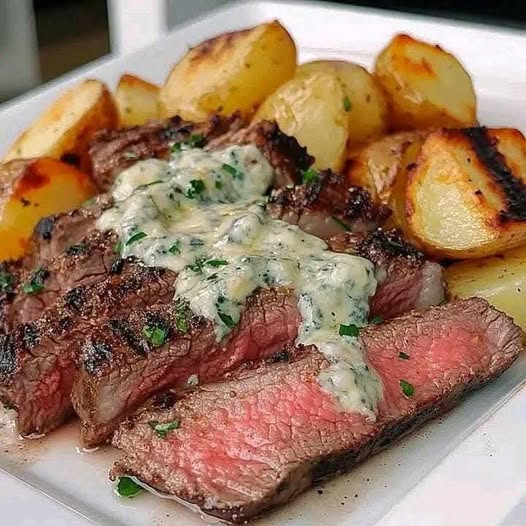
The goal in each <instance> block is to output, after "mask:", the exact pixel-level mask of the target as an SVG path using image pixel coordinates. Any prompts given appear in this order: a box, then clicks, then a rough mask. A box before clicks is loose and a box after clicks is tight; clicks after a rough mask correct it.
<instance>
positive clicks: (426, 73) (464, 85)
mask: <svg viewBox="0 0 526 526" xmlns="http://www.w3.org/2000/svg"><path fill="white" fill-rule="evenodd" d="M375 75H376V77H377V79H378V80H379V81H380V83H381V85H382V86H383V88H384V90H385V93H386V94H387V98H388V101H389V106H390V112H391V113H390V122H391V127H392V129H393V130H411V129H427V128H440V127H449V128H455V127H462V126H471V125H472V124H475V122H476V119H477V117H476V98H475V91H474V89H473V84H472V82H471V78H470V76H469V75H468V73H467V72H466V70H465V69H464V68H463V67H462V64H461V63H460V62H459V61H458V60H457V59H456V58H455V57H454V56H453V55H451V54H450V53H448V52H447V51H444V50H443V49H442V48H441V47H439V46H434V45H431V44H428V43H427V42H422V41H420V40H416V39H414V38H411V37H410V36H407V35H397V36H395V37H394V38H393V40H391V42H390V43H389V44H388V46H387V47H386V48H385V49H384V50H383V51H382V52H381V53H380V55H378V58H377V59H376V64H375Z"/></svg>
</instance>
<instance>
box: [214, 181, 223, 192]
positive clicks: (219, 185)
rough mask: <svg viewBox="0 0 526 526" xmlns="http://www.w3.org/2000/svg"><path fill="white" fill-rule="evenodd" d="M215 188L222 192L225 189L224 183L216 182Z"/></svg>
mask: <svg viewBox="0 0 526 526" xmlns="http://www.w3.org/2000/svg"><path fill="white" fill-rule="evenodd" d="M214 186H215V187H216V188H217V189H218V190H221V189H222V188H223V183H222V182H221V181H218V180H216V182H215V183H214Z"/></svg>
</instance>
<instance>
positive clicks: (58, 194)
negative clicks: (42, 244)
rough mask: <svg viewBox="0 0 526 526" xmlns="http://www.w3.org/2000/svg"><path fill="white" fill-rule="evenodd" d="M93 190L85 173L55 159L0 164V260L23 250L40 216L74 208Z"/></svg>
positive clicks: (92, 185) (12, 257) (17, 254)
mask: <svg viewBox="0 0 526 526" xmlns="http://www.w3.org/2000/svg"><path fill="white" fill-rule="evenodd" d="M96 191H97V189H96V187H95V185H94V183H93V182H92V180H91V179H90V177H89V176H88V175H86V174H84V173H82V172H80V171H79V170H77V169H76V168H73V167H72V166H70V165H68V164H65V163H62V162H60V161H57V160H56V159H51V158H46V157H42V158H39V159H26V160H14V161H10V162H8V163H6V164H4V165H2V166H0V240H1V242H0V261H2V260H6V259H16V258H18V257H20V256H22V255H23V254H24V252H25V249H26V246H27V243H28V241H29V238H30V237H31V234H32V233H33V229H34V227H35V225H36V224H37V222H38V221H39V220H40V219H41V218H42V217H45V216H48V215H51V214H56V213H59V212H64V211H66V210H69V209H72V208H76V207H78V206H80V205H81V204H82V203H83V202H84V201H86V200H87V199H89V198H90V197H93V196H94V195H95V194H96Z"/></svg>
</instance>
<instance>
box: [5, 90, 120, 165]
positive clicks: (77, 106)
mask: <svg viewBox="0 0 526 526" xmlns="http://www.w3.org/2000/svg"><path fill="white" fill-rule="evenodd" d="M116 125H117V108H116V107H115V103H114V101H113V97H112V95H111V93H110V92H109V91H108V89H107V88H106V86H105V85H104V84H103V83H102V82H99V81H98V80H85V81H83V82H81V83H80V84H77V85H76V86H73V87H72V88H69V89H68V90H67V91H65V92H64V93H63V94H62V95H61V96H60V97H59V98H58V99H57V100H56V101H55V102H54V103H53V104H52V105H51V106H50V107H49V108H48V109H47V110H46V111H44V113H42V115H40V117H39V118H38V119H37V120H36V121H35V122H33V124H32V125H31V127H30V128H28V129H27V130H26V131H25V132H24V133H22V135H20V137H18V139H17V140H16V141H15V143H14V144H13V146H11V148H10V149H9V151H8V152H7V154H6V156H5V158H4V162H5V161H9V160H11V159H29V158H32V157H44V156H47V157H53V158H55V159H60V158H62V157H63V156H65V155H67V156H74V157H76V158H79V159H82V158H83V156H84V155H85V153H86V149H87V144H88V142H89V141H90V139H91V137H92V136H93V134H94V133H95V132H97V131H99V130H101V129H104V128H114V127H115V126H116Z"/></svg>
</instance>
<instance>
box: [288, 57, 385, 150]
mask: <svg viewBox="0 0 526 526" xmlns="http://www.w3.org/2000/svg"><path fill="white" fill-rule="evenodd" d="M311 73H334V74H336V76H337V77H338V78H339V80H340V82H341V83H342V85H343V90H344V99H343V100H342V105H343V107H344V109H345V111H346V112H347V115H348V118H349V146H350V147H351V148H354V149H355V148H357V147H359V146H360V145H363V144H366V143H368V142H370V141H373V140H374V139H377V138H378V137H380V136H382V135H383V134H384V133H385V132H386V130H387V125H388V109H387V99H386V97H385V95H384V92H383V90H382V88H381V87H380V86H379V84H378V81H377V80H376V79H375V78H374V77H373V76H372V75H371V74H370V73H369V72H368V71H367V70H366V69H365V68H363V67H362V66H359V65H358V64H353V63H352V62H346V61H343V60H316V61H314V62H307V63H305V64H301V65H300V66H299V67H298V70H297V72H296V75H297V76H298V75H303V74H311Z"/></svg>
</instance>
